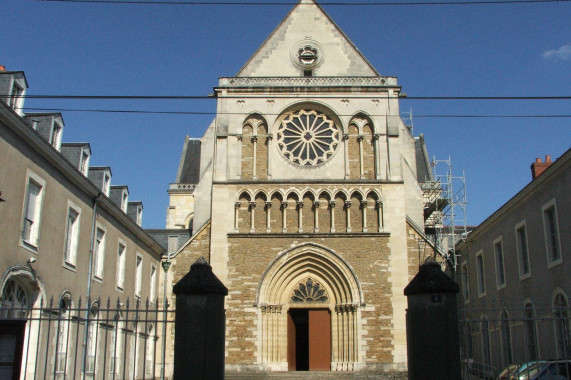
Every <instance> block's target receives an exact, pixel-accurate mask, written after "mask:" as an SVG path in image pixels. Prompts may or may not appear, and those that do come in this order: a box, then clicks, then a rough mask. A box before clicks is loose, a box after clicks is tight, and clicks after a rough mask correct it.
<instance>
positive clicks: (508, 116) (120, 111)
mask: <svg viewBox="0 0 571 380" xmlns="http://www.w3.org/2000/svg"><path fill="white" fill-rule="evenodd" d="M24 110H27V111H52V112H95V113H130V114H152V115H217V114H218V115H243V114H244V113H238V112H206V111H148V110H110V109H77V108H35V107H34V108H28V107H26V108H24ZM267 115H274V116H276V115H278V114H267ZM338 116H352V115H338ZM371 116H379V115H371ZM380 116H386V115H380ZM395 116H398V115H395ZM414 117H415V118H507V119H525V118H571V114H569V115H567V114H560V115H459V114H457V115H450V114H426V115H414Z"/></svg>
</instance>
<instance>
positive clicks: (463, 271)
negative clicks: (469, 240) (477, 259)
mask: <svg viewBox="0 0 571 380" xmlns="http://www.w3.org/2000/svg"><path fill="white" fill-rule="evenodd" d="M460 276H461V277H462V296H463V297H464V303H468V302H470V278H469V277H468V264H467V263H466V262H463V263H462V265H461V266H460Z"/></svg>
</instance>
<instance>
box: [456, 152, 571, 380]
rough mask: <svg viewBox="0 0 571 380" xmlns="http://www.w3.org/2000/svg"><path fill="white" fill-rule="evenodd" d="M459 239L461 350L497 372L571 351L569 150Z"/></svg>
mask: <svg viewBox="0 0 571 380" xmlns="http://www.w3.org/2000/svg"><path fill="white" fill-rule="evenodd" d="M531 171H532V181H531V182H530V183H529V184H528V185H527V186H525V187H524V188H523V189H522V190H521V191H520V192H519V193H517V194H516V195H515V196H514V197H513V198H511V199H510V200H509V201H508V202H506V203H505V204H504V205H503V206H502V207H500V208H499V209H498V210H497V211H496V212H495V213H493V214H492V215H491V216H490V217H489V218H487V219H486V220H485V221H484V222H483V223H482V224H481V225H480V226H478V227H477V228H476V229H474V230H473V231H472V232H471V233H470V234H469V235H468V236H467V239H466V240H465V241H463V242H460V243H459V244H458V245H457V249H456V251H457V253H458V255H459V271H458V273H457V277H458V278H457V279H458V282H459V284H460V286H461V296H460V299H461V302H460V309H461V312H460V316H461V318H462V323H463V326H462V330H463V355H464V357H465V359H466V363H467V364H468V366H469V367H471V368H472V369H473V370H475V369H476V368H479V369H482V368H483V369H484V372H486V373H491V372H494V373H495V374H496V375H497V373H498V372H499V370H501V369H502V368H505V367H507V366H508V365H509V364H511V363H519V364H521V363H524V362H528V361H533V360H537V359H571V324H570V321H571V320H570V314H571V308H570V306H569V302H570V300H569V295H570V294H571V248H570V242H571V228H570V226H571V192H570V191H569V190H570V189H571V150H568V151H567V152H565V153H564V154H563V155H562V156H561V157H560V158H559V159H557V160H556V161H554V162H551V158H550V157H549V156H547V157H546V159H545V161H544V162H542V161H541V159H539V158H538V159H537V160H536V162H534V163H533V164H532V165H531Z"/></svg>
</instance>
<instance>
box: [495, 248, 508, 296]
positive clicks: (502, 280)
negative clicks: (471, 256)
mask: <svg viewBox="0 0 571 380" xmlns="http://www.w3.org/2000/svg"><path fill="white" fill-rule="evenodd" d="M494 256H495V258H496V286H497V287H498V289H501V288H505V286H506V271H505V268H504V250H503V246H502V239H501V238H499V239H496V240H494Z"/></svg>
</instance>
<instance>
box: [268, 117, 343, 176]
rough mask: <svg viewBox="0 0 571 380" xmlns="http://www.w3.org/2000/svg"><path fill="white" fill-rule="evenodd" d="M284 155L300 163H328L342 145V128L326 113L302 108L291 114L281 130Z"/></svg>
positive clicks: (281, 148) (281, 144) (279, 131)
mask: <svg viewBox="0 0 571 380" xmlns="http://www.w3.org/2000/svg"><path fill="white" fill-rule="evenodd" d="M277 143H278V147H279V149H280V150H281V152H282V154H283V155H284V156H285V157H286V158H287V159H289V160H290V161H291V162H293V163H295V164H298V165H316V164H319V163H322V162H325V160H327V159H328V158H329V157H331V155H333V153H334V152H335V149H336V148H337V145H339V130H338V129H337V126H336V125H335V123H334V122H333V120H331V119H330V118H329V117H327V116H326V115H324V114H322V113H320V112H317V111H314V110H300V111H297V112H294V113H292V114H290V115H288V116H287V117H286V118H285V119H284V120H283V121H282V122H281V124H280V126H279V127H278V131H277Z"/></svg>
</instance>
